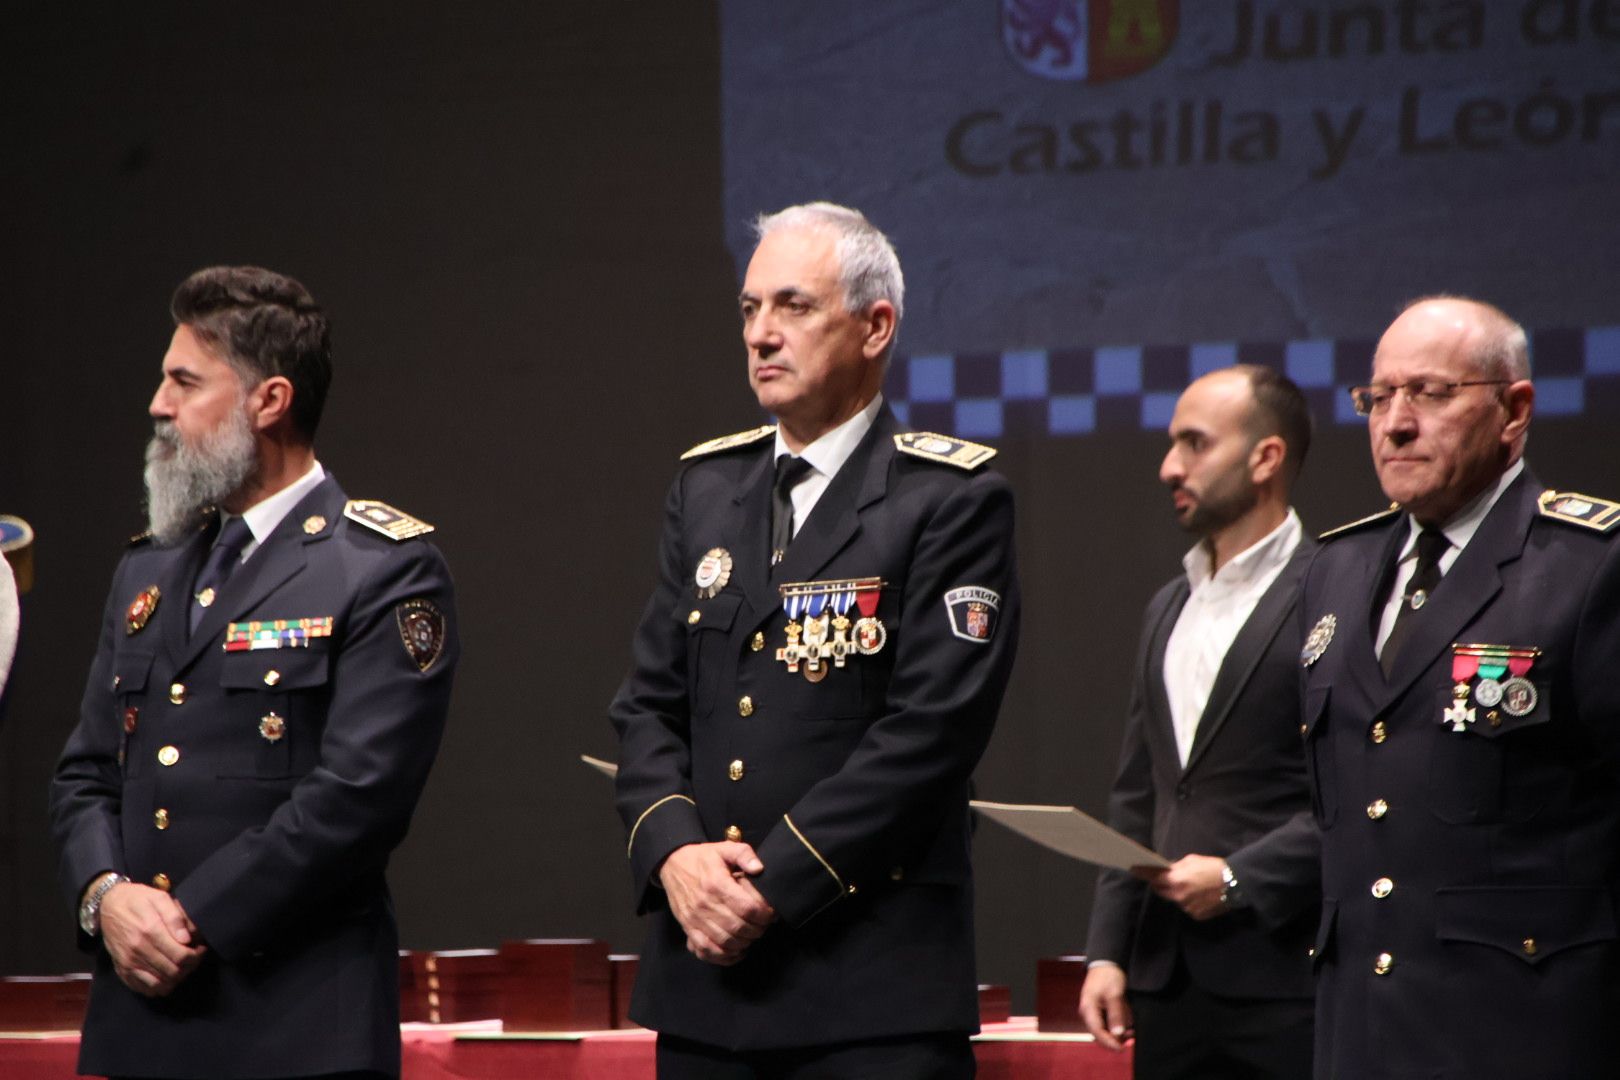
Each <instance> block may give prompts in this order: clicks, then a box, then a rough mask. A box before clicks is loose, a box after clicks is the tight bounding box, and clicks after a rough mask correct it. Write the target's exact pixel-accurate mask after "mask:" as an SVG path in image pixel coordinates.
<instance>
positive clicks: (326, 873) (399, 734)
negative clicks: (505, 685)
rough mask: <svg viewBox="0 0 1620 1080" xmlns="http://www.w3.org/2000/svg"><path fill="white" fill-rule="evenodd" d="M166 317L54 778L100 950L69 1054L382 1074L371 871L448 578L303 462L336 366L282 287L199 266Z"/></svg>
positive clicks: (407, 794) (102, 1063)
mask: <svg viewBox="0 0 1620 1080" xmlns="http://www.w3.org/2000/svg"><path fill="white" fill-rule="evenodd" d="M171 311H172V313H173V315H174V320H175V324H176V326H175V331H174V336H173V339H172V340H171V342H170V344H169V349H168V352H167V354H166V355H165V356H164V357H163V375H162V381H161V382H160V383H159V384H158V389H157V393H156V394H155V395H154V396H153V398H152V404H151V409H150V411H151V415H152V419H153V421H154V426H155V428H156V433H155V434H154V436H153V438H152V441H151V443H150V445H149V447H148V449H147V465H146V487H147V504H148V511H149V517H150V522H151V530H152V534H151V535H150V536H143V537H140V538H137V539H136V540H135V541H134V542H133V543H132V544H131V546H130V550H129V551H128V552H127V553H126V554H125V556H124V559H123V561H122V562H121V563H119V566H118V570H117V572H116V574H115V575H114V577H113V585H112V590H111V591H110V593H109V594H108V597H107V606H106V611H105V613H104V615H103V617H102V623H101V637H100V642H99V644H98V646H97V649H96V656H95V661H94V663H93V664H92V665H91V668H90V677H89V680H88V682H87V683H86V686H85V691H84V701H83V705H82V707H81V709H80V714H79V723H78V726H77V727H76V728H75V729H74V731H73V733H72V735H71V736H70V737H69V738H68V741H67V747H66V749H64V750H63V752H62V758H61V761H60V762H59V763H58V765H57V770H56V777H55V780H54V781H53V782H52V784H51V815H52V820H53V822H54V825H55V832H56V839H57V843H58V845H59V846H60V848H61V856H62V857H61V878H62V885H63V888H64V889H65V890H66V892H67V895H68V896H69V897H71V898H72V900H73V903H74V905H75V906H76V908H77V910H78V917H79V927H80V929H81V932H82V938H81V942H82V944H83V945H84V946H85V947H86V948H88V949H92V950H94V952H95V958H96V960H95V963H96V970H95V978H94V981H93V983H92V986H91V991H90V1007H89V1012H88V1013H87V1015H86V1016H85V1021H84V1036H83V1042H82V1044H81V1050H80V1056H79V1068H80V1069H81V1070H82V1071H84V1072H88V1073H94V1074H96V1075H111V1076H115V1077H118V1076H126V1077H294V1076H298V1077H304V1076H345V1077H350V1076H397V1075H398V1073H399V1068H400V1044H399V959H398V934H397V932H396V930H395V924H394V912H393V903H392V900H391V899H390V897H389V892H388V886H387V884H386V882H385V881H384V878H383V871H384V868H385V867H386V865H387V862H388V856H389V854H390V852H392V851H393V849H394V847H395V846H396V845H398V843H399V842H400V840H401V839H402V838H403V837H404V835H405V830H406V827H407V826H408V825H409V823H410V817H411V811H412V810H413V809H414V808H415V806H416V800H417V796H418V795H419V794H420V793H421V790H422V785H423V783H424V782H425V781H426V779H427V775H428V769H429V767H430V766H431V765H432V763H433V758H434V755H435V753H436V752H437V750H438V746H439V737H440V734H441V732H442V731H443V728H444V722H445V714H446V711H447V709H448V706H449V698H450V682H451V674H452V672H453V671H454V669H455V665H456V659H457V654H458V646H457V639H456V633H455V605H454V596H453V593H452V589H451V584H450V574H449V571H448V570H447V569H446V567H445V564H444V560H443V558H441V557H440V555H439V553H438V551H437V550H436V549H435V548H434V547H433V546H432V545H431V544H429V543H428V542H427V541H426V540H423V539H420V538H419V537H420V536H421V535H422V534H423V533H426V532H429V531H431V527H430V526H428V525H425V524H424V523H422V522H420V521H417V520H416V519H414V518H412V517H410V516H409V515H406V514H402V513H400V512H398V511H396V510H393V509H392V508H391V507H388V506H386V505H384V504H381V503H376V502H366V501H359V500H349V499H347V498H346V497H345V496H344V494H343V492H342V490H341V489H339V487H338V485H337V481H336V480H334V479H333V478H332V477H331V476H330V475H328V474H327V473H326V472H325V470H324V469H323V468H322V467H321V464H320V463H319V462H318V461H317V460H316V459H315V451H314V445H313V439H314V435H315V428H316V424H317V423H318V422H319V420H320V415H321V407H322V405H323V403H324V401H325V397H326V389H327V385H328V384H329V382H330V380H331V371H332V363H331V351H330V343H329V335H328V332H327V320H326V315H325V313H324V312H322V310H321V308H320V307H319V306H318V305H317V304H316V303H315V300H314V298H313V297H311V296H310V294H309V292H308V291H307V290H306V289H305V288H304V287H303V286H302V285H300V284H299V283H298V282H296V281H294V280H292V279H291V278H288V277H284V276H283V275H281V274H276V273H272V272H271V271H268V270H262V269H258V268H256V267H213V268H210V269H206V270H200V271H198V272H197V273H195V274H193V275H192V276H191V277H189V278H187V279H186V280H185V282H183V283H182V284H181V285H180V287H179V289H178V290H177V291H176V292H175V295H174V300H173V303H172V304H171ZM216 505H217V509H216V508H215V507H216Z"/></svg>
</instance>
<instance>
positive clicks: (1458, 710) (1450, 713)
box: [1445, 700, 1474, 731]
mask: <svg viewBox="0 0 1620 1080" xmlns="http://www.w3.org/2000/svg"><path fill="white" fill-rule="evenodd" d="M1445 719H1446V722H1447V723H1448V724H1450V725H1451V730H1452V731H1466V730H1467V729H1468V725H1469V724H1472V723H1473V722H1474V710H1473V709H1470V708H1469V707H1468V705H1467V704H1466V703H1464V702H1463V701H1461V700H1458V701H1454V702H1452V704H1451V708H1449V709H1447V710H1446V712H1445Z"/></svg>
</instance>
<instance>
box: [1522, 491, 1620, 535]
mask: <svg viewBox="0 0 1620 1080" xmlns="http://www.w3.org/2000/svg"><path fill="white" fill-rule="evenodd" d="M1536 504H1537V505H1538V506H1539V507H1540V508H1541V516H1542V517H1545V518H1552V519H1553V520H1554V521H1564V522H1568V523H1569V524H1571V525H1584V526H1586V527H1587V528H1588V529H1596V530H1597V531H1598V532H1605V533H1606V532H1609V531H1610V530H1612V529H1613V528H1614V527H1615V526H1616V525H1620V502H1614V501H1613V500H1611V499H1600V498H1598V497H1597V496H1596V495H1581V494H1579V493H1578V492H1574V491H1553V490H1551V489H1550V488H1549V489H1548V490H1546V491H1543V492H1542V493H1541V496H1540V498H1538V499H1537V500H1536Z"/></svg>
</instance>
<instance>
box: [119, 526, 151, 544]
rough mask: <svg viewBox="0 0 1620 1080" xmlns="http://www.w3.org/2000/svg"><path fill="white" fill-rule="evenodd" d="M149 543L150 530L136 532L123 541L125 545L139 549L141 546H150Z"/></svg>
mask: <svg viewBox="0 0 1620 1080" xmlns="http://www.w3.org/2000/svg"><path fill="white" fill-rule="evenodd" d="M151 542H152V531H151V530H150V529H148V530H147V531H146V532H138V533H136V534H135V535H134V536H132V537H130V538H129V539H128V540H127V541H125V543H127V544H128V545H129V546H130V547H140V546H141V545H142V544H150V543H151Z"/></svg>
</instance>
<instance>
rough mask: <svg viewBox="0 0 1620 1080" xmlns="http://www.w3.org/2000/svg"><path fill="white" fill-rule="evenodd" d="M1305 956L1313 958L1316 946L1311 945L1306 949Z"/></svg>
mask: <svg viewBox="0 0 1620 1080" xmlns="http://www.w3.org/2000/svg"><path fill="white" fill-rule="evenodd" d="M1305 955H1306V956H1308V957H1314V956H1315V955H1316V946H1315V945H1312V946H1311V947H1310V948H1308V949H1306V950H1305Z"/></svg>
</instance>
